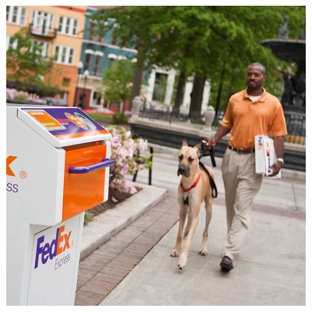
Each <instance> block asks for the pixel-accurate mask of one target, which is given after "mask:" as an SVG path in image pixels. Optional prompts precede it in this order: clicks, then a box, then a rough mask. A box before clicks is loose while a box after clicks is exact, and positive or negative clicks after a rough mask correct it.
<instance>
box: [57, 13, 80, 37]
mask: <svg viewBox="0 0 312 312" xmlns="http://www.w3.org/2000/svg"><path fill="white" fill-rule="evenodd" d="M58 32H60V33H62V34H66V35H77V33H78V20H77V19H75V18H70V17H66V16H60V18H59V23H58Z"/></svg>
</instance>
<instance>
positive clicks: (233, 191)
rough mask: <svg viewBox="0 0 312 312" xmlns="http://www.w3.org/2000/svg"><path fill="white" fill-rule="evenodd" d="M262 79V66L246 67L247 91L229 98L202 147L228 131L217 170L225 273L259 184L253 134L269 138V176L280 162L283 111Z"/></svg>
mask: <svg viewBox="0 0 312 312" xmlns="http://www.w3.org/2000/svg"><path fill="white" fill-rule="evenodd" d="M265 80H266V69H265V67H264V66H263V65H262V64H260V63H252V64H250V65H249V66H248V68H247V74H246V84H247V88H246V89H244V90H242V91H240V92H237V93H236V94H234V95H232V96H231V98H230V99H229V102H228V105H227V109H226V112H225V115H224V117H223V119H222V122H221V126H220V128H219V129H218V131H217V132H216V134H215V135H214V137H213V138H210V139H208V140H207V144H206V146H207V148H208V149H209V148H211V147H213V146H215V145H216V144H217V142H218V141H219V140H220V139H221V138H222V137H223V136H225V135H226V134H227V133H229V132H230V131H231V133H230V138H229V140H228V146H227V149H226V151H225V154H224V157H223V161H222V167H221V171H222V178H223V183H224V188H225V204H226V215H227V229H228V231H227V238H226V241H225V244H224V247H223V252H222V260H221V263H220V266H221V270H223V271H227V272H228V271H230V270H231V269H233V268H234V266H233V262H234V260H235V259H237V257H238V255H239V253H240V250H241V246H242V243H243V240H244V237H245V235H246V233H247V230H248V225H249V221H250V213H251V208H252V201H253V199H254V197H255V196H256V194H257V193H258V191H259V189H260V187H261V183H262V178H263V177H262V175H259V174H256V173H255V153H254V152H255V149H254V148H255V142H254V138H255V135H266V136H270V135H272V136H273V140H274V148H275V152H276V155H277V161H276V162H275V163H274V164H272V166H271V169H272V171H273V172H272V174H271V176H275V175H277V174H278V173H279V171H280V170H281V167H282V165H283V163H284V160H283V155H284V136H285V135H286V134H287V128H286V122H285V117H284V112H283V108H282V105H281V103H280V101H279V99H278V98H277V97H275V96H273V95H272V94H270V93H268V92H267V91H266V90H265V89H264V88H263V87H262V84H263V82H264V81H265Z"/></svg>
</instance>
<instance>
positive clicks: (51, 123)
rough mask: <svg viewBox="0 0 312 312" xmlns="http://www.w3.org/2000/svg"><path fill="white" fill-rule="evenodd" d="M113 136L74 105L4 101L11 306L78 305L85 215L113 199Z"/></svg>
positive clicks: (8, 287)
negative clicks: (110, 173) (18, 103)
mask: <svg viewBox="0 0 312 312" xmlns="http://www.w3.org/2000/svg"><path fill="white" fill-rule="evenodd" d="M110 138H111V134H110V133H109V131H108V130H107V129H105V128H104V127H102V126H101V125H99V124H98V123H97V122H96V121H94V120H93V119H91V118H90V117H89V116H88V115H86V114H85V113H84V112H83V111H82V110H80V109H79V108H76V107H62V108H60V107H42V106H35V105H34V106H31V105H30V106H25V105H13V104H11V105H10V104H7V164H6V174H7V181H6V194H7V203H6V205H7V207H6V212H7V213H6V216H7V220H6V227H7V250H6V251H7V252H6V255H7V259H6V260H7V261H6V263H7V284H6V285H7V305H43V306H46V305H74V301H75V294H76V284H77V276H78V266H79V256H80V245H81V239H82V231H83V223H84V214H85V211H86V210H88V209H90V208H92V207H94V206H95V205H97V204H100V203H102V202H104V201H106V200H107V199H108V186H109V167H110V166H111V165H112V164H113V163H114V162H113V160H112V159H111V158H110V156H111V145H110Z"/></svg>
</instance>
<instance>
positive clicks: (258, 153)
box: [255, 135, 281, 178]
mask: <svg viewBox="0 0 312 312" xmlns="http://www.w3.org/2000/svg"><path fill="white" fill-rule="evenodd" d="M255 157H256V160H255V163H256V168H255V169H256V173H258V174H261V175H264V176H269V175H270V174H271V173H272V170H271V169H270V166H271V165H272V164H273V163H274V162H275V161H276V159H277V157H276V153H275V148H274V141H273V139H271V138H269V137H267V136H265V135H256V136H255ZM272 178H281V170H280V172H279V173H278V174H277V175H276V176H274V177H272Z"/></svg>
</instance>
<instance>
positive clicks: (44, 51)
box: [34, 40, 50, 59]
mask: <svg viewBox="0 0 312 312" xmlns="http://www.w3.org/2000/svg"><path fill="white" fill-rule="evenodd" d="M34 43H35V44H37V45H39V46H41V48H42V52H41V55H42V56H43V57H44V58H46V59H47V58H48V56H49V49H50V44H49V43H48V42H43V41H38V40H34Z"/></svg>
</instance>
